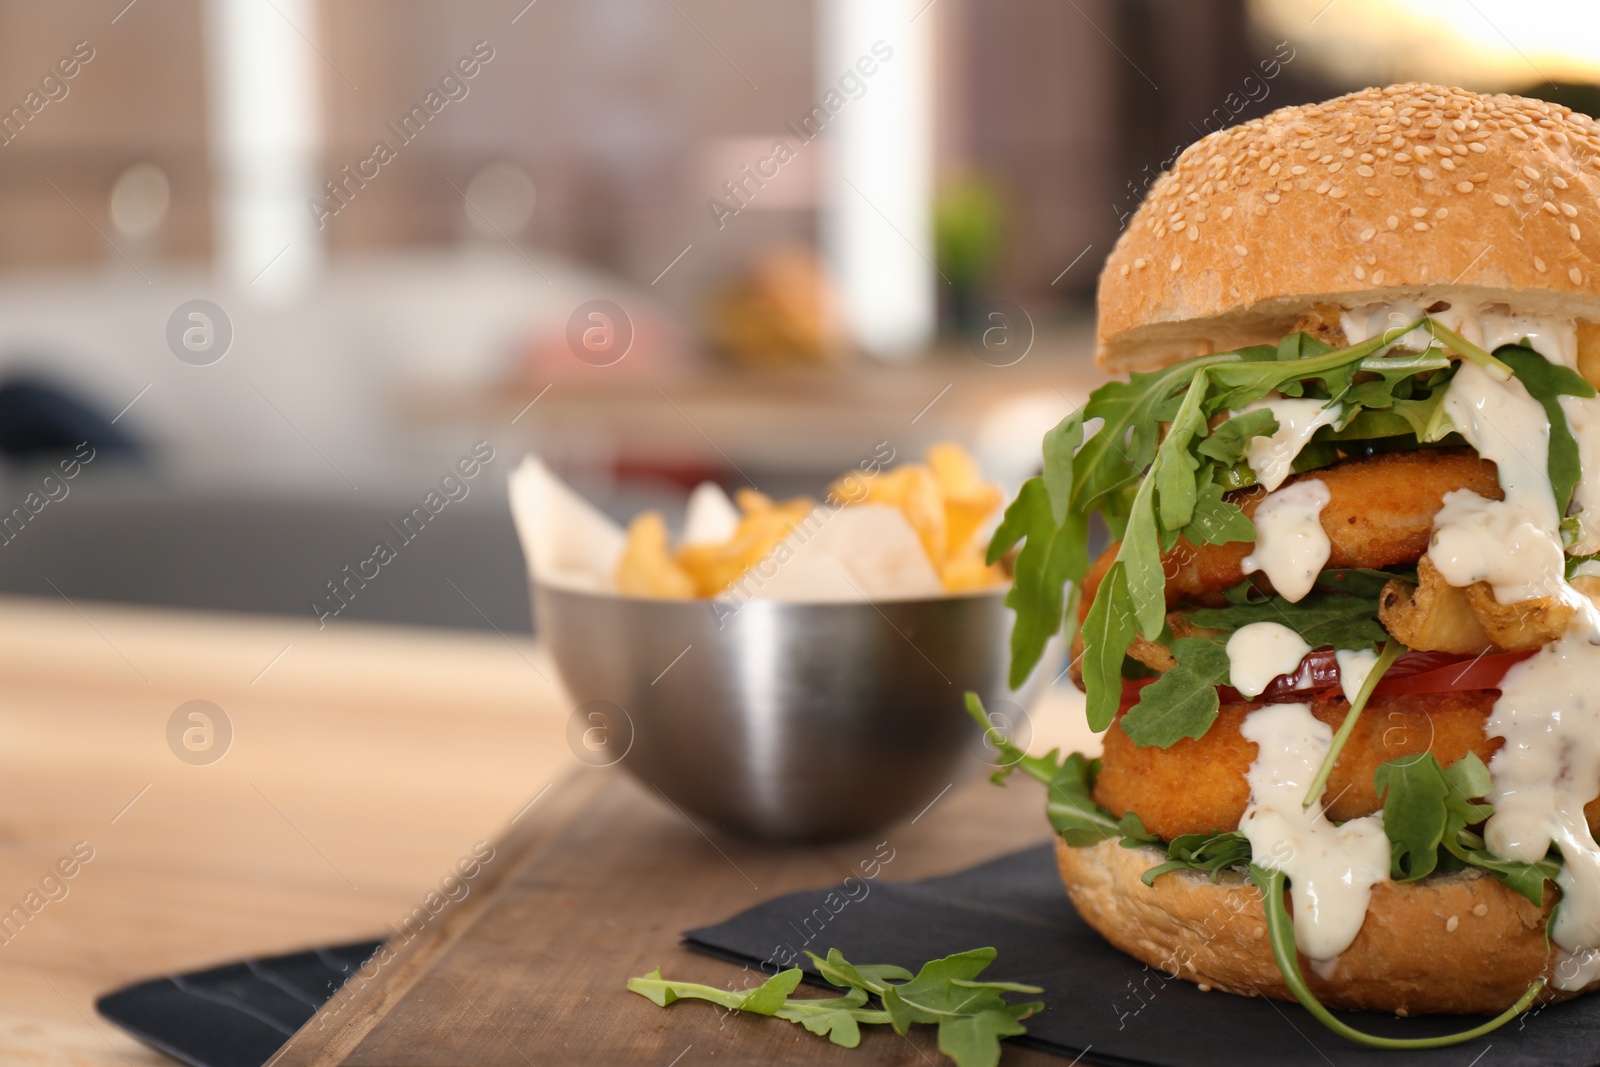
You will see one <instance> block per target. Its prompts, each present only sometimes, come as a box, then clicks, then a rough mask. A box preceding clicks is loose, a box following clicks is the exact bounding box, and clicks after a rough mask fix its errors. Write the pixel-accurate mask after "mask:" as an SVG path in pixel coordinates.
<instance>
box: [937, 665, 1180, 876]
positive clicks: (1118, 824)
mask: <svg viewBox="0 0 1600 1067" xmlns="http://www.w3.org/2000/svg"><path fill="white" fill-rule="evenodd" d="M966 703H967V714H968V715H971V716H972V718H973V720H974V721H976V722H977V724H978V725H979V726H980V727H982V728H983V729H984V731H985V734H986V736H987V737H988V739H989V743H990V744H992V745H994V746H995V748H997V749H998V750H999V751H1000V754H1001V757H1002V765H1001V767H1000V769H999V770H997V771H995V772H994V773H993V774H992V775H990V776H989V780H990V781H992V782H994V783H996V784H997V785H998V784H999V783H1001V782H1003V781H1005V780H1006V778H1008V777H1010V775H1011V772H1012V771H1013V770H1019V769H1020V770H1021V771H1022V772H1023V773H1025V774H1027V775H1028V776H1029V777H1031V778H1033V779H1034V780H1036V781H1039V782H1042V783H1044V784H1045V785H1046V786H1047V787H1048V790H1047V796H1048V797H1049V799H1048V801H1047V802H1046V805H1045V814H1046V816H1047V817H1048V818H1049V819H1050V825H1051V826H1052V827H1054V828H1055V831H1056V833H1058V834H1060V835H1061V837H1062V838H1063V839H1064V840H1065V841H1066V842H1067V844H1069V845H1072V846H1073V847H1075V848H1085V847H1088V846H1089V845H1095V844H1099V843H1100V842H1101V841H1115V840H1117V839H1118V838H1122V839H1124V840H1126V841H1131V842H1133V843H1134V844H1138V845H1160V844H1161V841H1160V839H1159V838H1156V837H1152V836H1151V835H1150V834H1149V833H1147V832H1146V831H1145V828H1144V823H1142V822H1141V821H1140V820H1139V816H1137V815H1135V814H1134V813H1133V812H1131V811H1130V812H1128V813H1127V814H1126V815H1124V816H1123V817H1122V818H1120V819H1118V818H1117V817H1116V816H1114V815H1112V814H1111V813H1110V812H1109V811H1107V810H1106V809H1105V808H1102V807H1101V806H1100V805H1098V804H1096V803H1095V802H1094V780H1095V778H1096V777H1097V776H1098V775H1099V774H1100V761H1099V760H1097V759H1090V758H1089V757H1087V756H1085V755H1083V753H1081V752H1074V753H1072V754H1071V755H1070V756H1068V757H1067V758H1066V760H1065V761H1062V760H1060V759H1059V753H1060V750H1059V749H1051V750H1050V751H1049V753H1048V754H1046V755H1043V756H1030V755H1028V754H1027V753H1026V752H1024V751H1023V750H1022V749H1020V748H1018V747H1017V746H1016V745H1014V744H1012V743H1011V742H1010V741H1009V740H1007V739H1006V738H1005V737H1004V736H1002V735H1001V733H1000V732H999V731H998V730H996V729H995V728H994V727H993V725H992V724H991V723H990V722H989V716H988V713H987V712H985V711H984V709H983V701H982V700H980V699H979V698H978V694H976V693H968V694H967V695H966Z"/></svg>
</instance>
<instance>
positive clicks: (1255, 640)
mask: <svg viewBox="0 0 1600 1067" xmlns="http://www.w3.org/2000/svg"><path fill="white" fill-rule="evenodd" d="M1225 649H1226V651H1227V653H1228V683H1229V684H1230V685H1232V686H1233V687H1234V688H1235V689H1237V690H1238V691H1239V693H1240V694H1241V695H1242V696H1245V697H1249V698H1252V699H1253V698H1255V697H1258V696H1260V695H1261V694H1262V692H1263V691H1264V690H1265V689H1266V688H1267V685H1268V684H1269V683H1270V682H1271V681H1272V680H1273V679H1274V678H1276V677H1278V676H1279V675H1280V674H1292V673H1293V672H1294V671H1295V670H1296V669H1297V668H1298V667H1299V666H1300V661H1301V660H1303V659H1305V658H1306V654H1307V653H1309V652H1310V651H1311V646H1310V645H1308V644H1306V642H1305V639H1304V638H1302V637H1301V636H1300V635H1299V634H1297V633H1295V632H1294V631H1293V630H1291V629H1289V628H1288V627H1287V626H1283V625H1280V624H1279V623H1275V622H1252V623H1250V624H1249V625H1248V626H1241V627H1239V628H1238V629H1237V630H1235V631H1234V632H1233V636H1231V637H1229V638H1228V643H1227V645H1226V646H1225Z"/></svg>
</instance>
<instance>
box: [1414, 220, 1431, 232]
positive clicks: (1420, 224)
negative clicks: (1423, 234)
mask: <svg viewBox="0 0 1600 1067" xmlns="http://www.w3.org/2000/svg"><path fill="white" fill-rule="evenodd" d="M1411 228H1412V229H1413V230H1418V231H1421V230H1426V229H1427V228H1428V224H1427V223H1426V222H1415V223H1412V224H1411Z"/></svg>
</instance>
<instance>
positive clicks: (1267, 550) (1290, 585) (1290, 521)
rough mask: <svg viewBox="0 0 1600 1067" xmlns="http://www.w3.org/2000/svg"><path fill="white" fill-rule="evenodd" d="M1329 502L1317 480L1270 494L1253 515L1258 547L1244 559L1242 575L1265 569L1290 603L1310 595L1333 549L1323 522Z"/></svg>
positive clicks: (1326, 490)
mask: <svg viewBox="0 0 1600 1067" xmlns="http://www.w3.org/2000/svg"><path fill="white" fill-rule="evenodd" d="M1330 499H1331V497H1330V495H1329V493H1328V487H1327V486H1326V485H1324V484H1323V483H1322V482H1321V481H1320V480H1318V479H1316V478H1308V479H1305V480H1303V481H1299V482H1295V483H1294V484H1293V485H1291V486H1289V487H1288V488H1287V489H1280V490H1278V491H1277V492H1275V493H1271V494H1269V495H1268V496H1267V498H1266V499H1265V500H1263V501H1262V502H1261V504H1260V505H1259V506H1258V507H1257V508H1256V511H1255V516H1254V522H1255V527H1256V547H1255V551H1254V552H1251V553H1250V554H1249V555H1248V556H1246V557H1245V558H1244V573H1246V574H1253V573H1254V572H1256V571H1261V572H1262V573H1264V574H1265V575H1266V576H1267V580H1268V581H1270V582H1271V583H1272V588H1273V589H1275V590H1277V592H1278V595H1279V596H1281V597H1283V598H1284V599H1285V600H1288V601H1290V602H1296V601H1299V600H1300V599H1302V598H1303V597H1304V596H1305V595H1306V594H1307V593H1309V592H1311V587H1312V586H1313V585H1314V584H1316V581H1317V575H1318V574H1320V573H1321V572H1322V568H1323V565H1324V564H1326V563H1327V562H1328V555H1329V554H1330V553H1331V552H1332V551H1333V546H1332V545H1331V544H1330V543H1329V541H1328V535H1327V533H1326V532H1325V531H1324V530H1323V529H1322V519H1321V515H1322V509H1323V508H1325V507H1327V506H1328V501H1329V500H1330Z"/></svg>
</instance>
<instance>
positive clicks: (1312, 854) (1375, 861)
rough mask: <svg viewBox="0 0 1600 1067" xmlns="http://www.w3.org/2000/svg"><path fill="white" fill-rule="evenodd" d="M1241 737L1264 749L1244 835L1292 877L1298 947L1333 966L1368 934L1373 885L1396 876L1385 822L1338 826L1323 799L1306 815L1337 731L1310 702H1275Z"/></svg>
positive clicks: (1265, 863)
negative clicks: (1308, 793) (1308, 795)
mask: <svg viewBox="0 0 1600 1067" xmlns="http://www.w3.org/2000/svg"><path fill="white" fill-rule="evenodd" d="M1239 732H1240V734H1241V735H1243V737H1244V738H1245V740H1247V741H1254V742H1255V743H1256V746H1257V755H1256V759H1255V762H1254V763H1252V764H1250V771H1249V775H1248V778H1249V782H1250V802H1249V804H1248V805H1247V806H1246V807H1245V811H1244V816H1243V817H1242V818H1241V819H1240V820H1239V832H1240V833H1242V834H1244V836H1245V837H1246V838H1247V839H1248V840H1249V842H1250V850H1251V853H1252V855H1253V857H1254V859H1253V861H1252V862H1254V863H1257V864H1259V865H1260V866H1262V867H1265V868H1267V869H1269V870H1276V871H1282V872H1284V873H1285V874H1286V875H1288V877H1289V890H1290V893H1291V894H1292V897H1293V900H1294V941H1295V945H1296V946H1297V947H1298V948H1299V949H1300V951H1301V952H1303V953H1305V955H1306V956H1307V957H1308V958H1309V959H1311V960H1314V961H1315V960H1331V959H1333V958H1334V957H1335V956H1337V955H1338V954H1339V953H1341V952H1343V951H1344V950H1345V949H1347V948H1349V947H1350V943H1351V942H1352V941H1354V940H1355V938H1356V934H1358V933H1360V932H1361V924H1362V923H1363V922H1364V921H1365V920H1366V917H1367V904H1368V902H1369V901H1370V900H1371V897H1372V887H1373V886H1374V885H1376V884H1378V883H1379V882H1383V881H1387V880H1388V878H1389V839H1388V838H1387V837H1386V836H1384V832H1383V819H1382V817H1381V816H1380V815H1367V816H1363V817H1362V818H1359V819H1351V820H1350V821H1349V822H1347V823H1344V824H1343V825H1341V826H1335V825H1334V824H1333V823H1331V822H1329V821H1328V819H1327V817H1326V816H1325V815H1324V814H1323V811H1322V803H1321V798H1320V797H1319V798H1318V802H1317V804H1316V805H1314V806H1313V807H1312V809H1311V810H1310V811H1307V810H1306V809H1305V807H1304V804H1303V801H1304V799H1305V795H1306V790H1307V789H1309V788H1310V787H1311V782H1312V779H1314V778H1315V777H1316V774H1317V769H1318V768H1319V767H1320V766H1321V765H1322V760H1323V757H1324V756H1326V755H1327V752H1328V748H1329V746H1330V745H1331V744H1332V743H1333V730H1332V729H1331V728H1330V727H1329V726H1328V724H1327V723H1325V722H1322V721H1320V720H1319V719H1317V718H1316V717H1315V716H1313V715H1312V714H1311V706H1310V705H1309V704H1269V705H1267V706H1266V707H1264V708H1259V709H1257V710H1256V711H1253V712H1251V713H1250V715H1249V716H1248V717H1247V718H1246V719H1245V721H1244V723H1243V725H1242V726H1240V728H1239Z"/></svg>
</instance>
